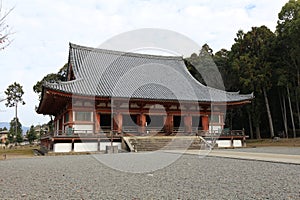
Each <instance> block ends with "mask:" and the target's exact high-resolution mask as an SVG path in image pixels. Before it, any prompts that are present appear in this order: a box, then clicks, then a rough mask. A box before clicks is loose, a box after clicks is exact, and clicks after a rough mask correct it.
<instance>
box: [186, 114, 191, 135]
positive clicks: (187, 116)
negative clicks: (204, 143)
mask: <svg viewBox="0 0 300 200" xmlns="http://www.w3.org/2000/svg"><path fill="white" fill-rule="evenodd" d="M184 130H185V132H187V133H191V132H192V116H191V115H186V116H184Z"/></svg>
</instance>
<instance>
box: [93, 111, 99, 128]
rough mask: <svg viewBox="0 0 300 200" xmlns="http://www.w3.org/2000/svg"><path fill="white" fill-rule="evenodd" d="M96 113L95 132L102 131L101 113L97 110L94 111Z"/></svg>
mask: <svg viewBox="0 0 300 200" xmlns="http://www.w3.org/2000/svg"><path fill="white" fill-rule="evenodd" d="M94 114H95V132H96V133H99V132H100V114H99V113H97V112H94Z"/></svg>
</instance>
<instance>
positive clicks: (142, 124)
mask: <svg viewBox="0 0 300 200" xmlns="http://www.w3.org/2000/svg"><path fill="white" fill-rule="evenodd" d="M138 118H139V119H138V125H139V132H140V133H145V127H146V115H145V114H143V113H142V114H140V115H139V117H138Z"/></svg>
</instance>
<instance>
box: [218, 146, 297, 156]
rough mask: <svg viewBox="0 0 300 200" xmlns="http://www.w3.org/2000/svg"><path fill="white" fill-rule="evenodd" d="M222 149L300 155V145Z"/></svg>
mask: <svg viewBox="0 0 300 200" xmlns="http://www.w3.org/2000/svg"><path fill="white" fill-rule="evenodd" d="M221 150H222V151H240V152H253V153H275V154H287V155H300V147H257V148H236V149H221Z"/></svg>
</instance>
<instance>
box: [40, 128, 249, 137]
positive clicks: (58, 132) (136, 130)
mask: <svg viewBox="0 0 300 200" xmlns="http://www.w3.org/2000/svg"><path fill="white" fill-rule="evenodd" d="M144 130H145V132H144V133H140V129H139V127H136V126H125V127H123V130H122V133H123V134H132V135H148V134H149V135H152V134H157V133H165V132H164V131H163V129H162V128H161V127H145V129H144ZM173 133H174V134H176V133H185V130H184V128H182V127H175V128H174V129H173ZM101 134H105V135H108V134H113V135H117V134H118V131H117V130H111V127H102V129H101V130H100V131H98V132H94V131H92V130H73V129H69V130H55V131H54V132H52V133H50V132H49V133H47V134H44V135H42V137H47V136H80V135H101ZM191 134H194V135H199V136H245V131H244V130H228V129H223V130H222V131H221V132H220V131H217V130H215V131H212V130H199V129H198V128H196V127H193V128H192V133H191ZM189 135H190V134H189Z"/></svg>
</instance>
